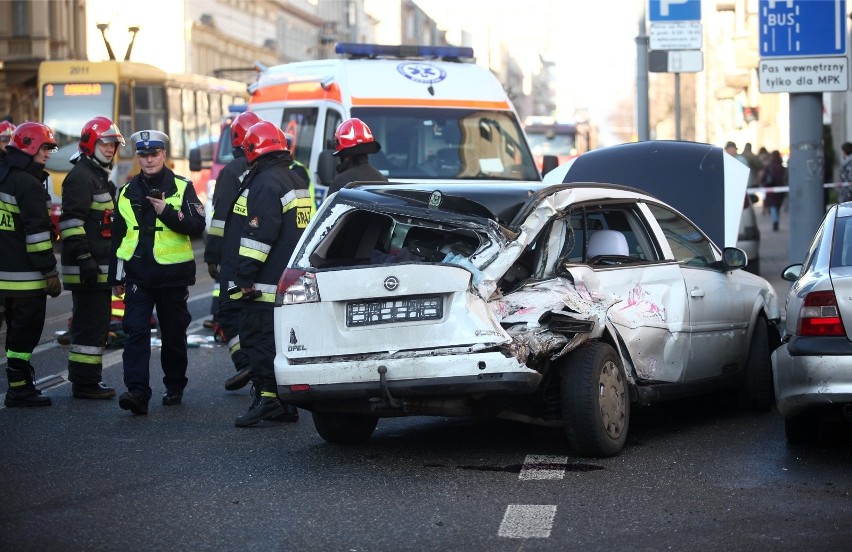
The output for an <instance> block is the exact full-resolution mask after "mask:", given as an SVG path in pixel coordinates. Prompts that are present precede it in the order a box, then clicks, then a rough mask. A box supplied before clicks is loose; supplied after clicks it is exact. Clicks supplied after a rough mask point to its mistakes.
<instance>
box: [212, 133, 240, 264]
mask: <svg viewBox="0 0 852 552" xmlns="http://www.w3.org/2000/svg"><path fill="white" fill-rule="evenodd" d="M247 171H248V162H247V161H246V154H245V152H244V151H243V148H234V159H233V160H232V161H231V162H230V163H228V164H227V165H225V167H224V168H223V169H222V171H221V172H220V173H219V176H218V177H217V178H216V189H215V190H214V191H213V216H212V218H211V220H210V228H209V229H208V230H207V246H206V247H205V248H204V262H205V263H214V264H219V265H220V264H222V238H223V237H224V235H225V220H226V219H227V218H228V213H229V211H230V210H231V208H232V207H233V205H234V201H235V200H236V198H237V196H238V195H239V193H240V186H242V180H243V177H244V176H245V173H246V172H247ZM243 206H245V202H243ZM219 273H220V274H221V267H220V269H219ZM231 278H233V275H232V276H231Z"/></svg>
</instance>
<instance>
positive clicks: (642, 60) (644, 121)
mask: <svg viewBox="0 0 852 552" xmlns="http://www.w3.org/2000/svg"><path fill="white" fill-rule="evenodd" d="M639 1H640V2H641V3H642V9H641V10H640V14H639V35H638V36H637V37H636V133H637V137H638V139H639V141H640V142H647V141H648V140H650V139H651V131H650V124H649V117H648V35H647V34H646V32H645V0H639Z"/></svg>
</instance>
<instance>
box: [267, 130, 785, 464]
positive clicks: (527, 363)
mask: <svg viewBox="0 0 852 552" xmlns="http://www.w3.org/2000/svg"><path fill="white" fill-rule="evenodd" d="M672 147H676V146H672ZM702 149H703V147H702ZM717 149H718V148H717ZM713 155H716V156H717V157H715V158H714V159H713V161H712V162H711V160H710V158H712V157H713ZM703 156H704V157H705V161H704V163H703V165H698V164H696V165H695V167H702V166H703V167H704V168H705V170H706V169H707V167H708V166H709V165H710V164H712V163H715V164H716V170H715V171H714V172H715V174H716V175H717V177H719V178H721V177H722V175H724V174H725V173H726V171H725V170H724V168H725V167H724V165H725V164H726V163H728V162H731V163H738V162H737V161H735V160H733V158H730V159H725V158H724V157H723V156H722V155H721V154H720V153H719V152H718V151H717V152H713V151H706V150H705V151H704V155H703ZM658 170H660V171H664V168H663V167H659V168H658ZM646 176H647V177H648V178H652V179H653V175H651V174H647V175H646ZM684 176H685V177H686V178H689V175H684ZM722 184H724V183H720V189H722V188H724V187H725V186H722ZM738 185H740V186H741V187H740V189H739V191H738V192H737V193H744V187H745V183H744V181H743V182H736V183H735V182H729V183H728V186H729V187H731V188H736V187H737V186H738ZM740 206H741V204H740V205H734V207H736V208H740ZM719 211H721V209H719ZM719 218H721V214H720V215H719ZM721 226H722V225H721V223H720V227H721ZM745 263H746V257H745V254H744V253H743V251H742V250H740V249H737V248H734V247H726V248H719V247H717V246H716V245H715V244H714V243H713V241H711V240H710V239H709V237H708V236H707V235H706V234H705V233H704V232H703V231H702V229H700V228H699V227H697V226H696V225H695V224H693V223H692V222H691V221H690V220H689V219H687V218H686V217H685V216H684V215H683V214H682V213H680V212H679V211H678V210H677V209H675V208H674V207H672V206H670V205H668V204H666V203H664V202H663V201H661V200H659V199H657V198H655V197H653V196H651V195H649V194H647V193H644V192H642V191H640V190H636V189H634V188H628V187H626V186H621V185H613V184H592V183H568V184H563V183H558V184H554V185H548V184H546V183H541V182H511V183H510V182H493V181H492V182H487V181H475V182H471V183H469V184H461V183H456V184H441V183H436V182H422V183H404V184H403V183H393V182H391V183H386V184H381V185H379V184H361V185H350V187H348V188H345V189H343V190H341V191H340V192H337V194H335V195H334V196H332V197H330V198H329V199H328V200H327V201H326V202H325V203H323V206H322V208H321V209H320V211H319V212H318V213H317V215H316V218H315V219H314V220H313V221H312V222H311V225H310V226H309V228H308V229H307V230H306V231H305V233H304V235H303V237H302V239H301V241H300V242H299V244H298V246H297V248H296V251H295V253H294V256H293V258H292V259H291V263H290V267H289V268H288V269H287V270H286V272H285V273H284V275H283V276H282V278H281V281H280V282H279V286H278V295H277V299H278V308H276V309H275V335H276V348H277V351H276V358H275V377H276V380H277V384H278V395H279V397H280V398H281V399H282V400H284V401H287V402H289V403H292V404H294V405H297V406H299V407H302V408H305V409H308V410H310V411H311V412H312V413H313V421H314V425H315V427H316V429H317V432H318V433H319V434H320V435H321V436H322V437H323V438H324V439H326V440H328V441H332V442H357V441H363V440H365V439H367V438H369V437H370V435H371V434H372V433H373V431H374V430H375V428H376V424H377V421H378V420H379V419H380V418H382V417H394V416H414V415H433V416H495V417H500V418H505V419H511V420H517V421H524V422H529V423H533V424H540V425H547V426H563V427H564V429H565V433H566V436H567V438H568V443H569V444H570V446H571V447H572V449H573V451H574V452H576V453H577V454H581V455H587V456H611V455H614V454H617V453H618V452H619V451H620V450H621V448H622V447H623V445H624V442H625V439H626V437H627V432H628V427H629V423H630V412H631V409H633V408H636V407H640V406H645V405H649V404H652V403H656V402H658V401H661V400H665V399H671V398H676V397H683V396H688V395H695V394H699V393H708V392H713V391H720V390H725V391H726V392H728V393H731V394H734V395H737V396H739V397H740V398H741V399H742V402H743V404H744V405H745V406H748V407H753V408H763V409H768V408H769V407H771V405H772V404H773V398H772V383H771V372H770V371H771V367H770V361H769V354H770V351H771V350H772V348H773V345H774V344H775V343H776V342H777V331H776V327H775V324H776V322H777V321H778V305H777V299H776V296H775V292H774V290H773V288H772V286H771V285H770V284H769V283H768V282H767V281H766V280H764V279H763V278H760V277H758V276H755V275H753V274H749V273H747V272H745V271H743V270H741V268H743V267H744V266H745Z"/></svg>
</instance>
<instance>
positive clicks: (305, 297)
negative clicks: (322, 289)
mask: <svg viewBox="0 0 852 552" xmlns="http://www.w3.org/2000/svg"><path fill="white" fill-rule="evenodd" d="M319 300H320V295H319V288H318V287H317V276H316V274H314V273H313V272H305V271H304V270H299V269H297V268H288V269H286V270H285V271H284V274H282V275H281V279H280V280H278V289H277V290H276V293H275V304H276V305H277V306H281V305H292V304H295V303H314V302H316V301H319Z"/></svg>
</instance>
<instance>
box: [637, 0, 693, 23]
mask: <svg viewBox="0 0 852 552" xmlns="http://www.w3.org/2000/svg"><path fill="white" fill-rule="evenodd" d="M648 8H649V10H648V19H650V20H651V21H700V20H701V0H648Z"/></svg>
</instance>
